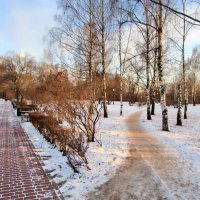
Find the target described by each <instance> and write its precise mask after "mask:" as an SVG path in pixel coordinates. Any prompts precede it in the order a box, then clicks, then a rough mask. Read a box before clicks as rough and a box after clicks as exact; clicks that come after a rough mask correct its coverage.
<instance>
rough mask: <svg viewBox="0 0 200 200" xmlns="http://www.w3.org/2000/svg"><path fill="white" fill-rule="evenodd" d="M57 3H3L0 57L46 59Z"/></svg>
mask: <svg viewBox="0 0 200 200" xmlns="http://www.w3.org/2000/svg"><path fill="white" fill-rule="evenodd" d="M56 13H57V5H56V0H0V55H4V54H6V53H7V52H9V51H12V50H14V51H15V52H24V51H25V52H27V53H29V54H31V55H32V56H33V57H35V58H36V59H38V60H42V59H43V51H44V49H45V48H46V47H47V44H45V42H44V37H45V35H47V32H48V29H49V28H51V27H53V26H54V25H55V22H54V15H55V14H56ZM199 38H200V30H195V29H193V30H191V31H190V34H189V35H188V37H187V40H186V55H190V54H191V52H192V48H193V47H195V46H197V45H199V44H200V39H199Z"/></svg>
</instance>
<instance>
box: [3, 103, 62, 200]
mask: <svg viewBox="0 0 200 200" xmlns="http://www.w3.org/2000/svg"><path fill="white" fill-rule="evenodd" d="M0 199H2V200H18V199H27V200H34V199H35V200H37V199H38V200H39V199H40V200H42V199H43V200H50V199H53V200H56V199H59V198H58V196H57V195H56V192H55V190H54V187H53V185H52V184H51V182H50V181H49V178H48V177H47V175H46V173H45V172H44V170H43V169H42V166H41V164H40V162H39V160H38V158H37V156H36V155H35V153H34V149H33V146H32V144H31V143H30V141H29V138H28V136H27V135H26V134H25V132H24V131H23V129H22V127H21V125H20V122H19V121H18V119H17V117H16V116H15V114H14V112H13V109H12V105H11V104H10V102H8V101H3V100H0Z"/></svg>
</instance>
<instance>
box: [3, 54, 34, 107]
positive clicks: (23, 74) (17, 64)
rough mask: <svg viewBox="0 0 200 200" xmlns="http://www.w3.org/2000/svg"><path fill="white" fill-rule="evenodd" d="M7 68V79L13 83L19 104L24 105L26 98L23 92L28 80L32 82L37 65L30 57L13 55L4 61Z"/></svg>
mask: <svg viewBox="0 0 200 200" xmlns="http://www.w3.org/2000/svg"><path fill="white" fill-rule="evenodd" d="M3 65H5V66H6V71H7V79H8V80H10V81H11V83H12V85H13V87H14V91H15V94H16V99H17V104H18V105H19V103H22V100H23V98H24V93H23V90H25V87H26V82H27V81H26V80H30V78H31V74H32V73H33V71H34V69H35V67H36V63H35V61H34V60H33V58H31V57H30V56H29V55H27V54H25V55H22V54H12V55H10V56H7V57H5V58H4V59H3Z"/></svg>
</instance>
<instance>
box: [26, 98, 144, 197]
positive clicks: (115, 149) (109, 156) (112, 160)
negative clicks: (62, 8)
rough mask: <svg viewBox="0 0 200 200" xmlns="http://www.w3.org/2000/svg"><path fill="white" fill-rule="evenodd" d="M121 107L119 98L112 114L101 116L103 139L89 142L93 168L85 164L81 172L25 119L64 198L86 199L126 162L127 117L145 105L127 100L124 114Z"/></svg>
mask: <svg viewBox="0 0 200 200" xmlns="http://www.w3.org/2000/svg"><path fill="white" fill-rule="evenodd" d="M119 109H120V105H119V102H115V104H114V105H113V104H112V105H108V113H109V118H108V119H105V118H101V120H100V122H99V124H98V133H97V138H98V139H100V140H101V142H102V146H100V145H99V144H98V143H91V144H90V148H89V150H88V152H87V158H88V161H89V167H90V168H91V170H89V169H87V168H86V167H82V168H80V169H79V171H80V173H79V174H75V173H73V171H72V169H71V168H70V167H69V166H68V165H67V159H66V157H63V156H62V154H61V153H60V152H59V151H58V150H57V149H55V148H53V147H52V146H51V145H50V144H49V143H47V142H46V141H45V139H44V138H43V136H42V135H41V134H40V133H39V132H38V131H37V130H36V129H35V128H34V127H33V125H32V124H31V123H30V122H24V123H22V126H23V128H24V130H25V131H26V132H27V134H28V135H29V137H30V140H31V141H32V143H33V145H34V146H35V151H36V154H38V155H39V156H40V157H41V158H42V159H43V162H44V169H45V170H47V171H48V172H49V174H50V176H51V177H52V178H53V180H54V181H55V182H56V183H57V184H58V187H59V190H60V191H61V193H62V194H63V196H64V198H65V199H73V200H79V199H84V195H86V194H87V193H88V192H91V191H92V190H94V189H95V188H96V187H98V186H99V185H101V184H103V183H105V182H106V181H107V180H109V178H110V177H112V176H113V175H114V174H115V172H116V170H117V168H118V167H119V166H120V165H122V164H123V161H124V158H125V157H126V156H127V155H128V153H129V147H128V138H127V137H126V135H125V134H124V133H127V132H128V130H127V127H126V124H125V119H126V118H127V117H128V115H130V114H132V113H134V112H136V111H138V110H141V109H143V108H141V107H140V108H139V107H138V106H137V105H133V106H129V105H128V103H127V102H125V103H124V107H123V116H122V117H120V116H119Z"/></svg>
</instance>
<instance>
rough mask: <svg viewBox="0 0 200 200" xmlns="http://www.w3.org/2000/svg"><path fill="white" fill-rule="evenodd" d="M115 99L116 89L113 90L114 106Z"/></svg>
mask: <svg viewBox="0 0 200 200" xmlns="http://www.w3.org/2000/svg"><path fill="white" fill-rule="evenodd" d="M114 98H115V89H114V88H113V104H114Z"/></svg>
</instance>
